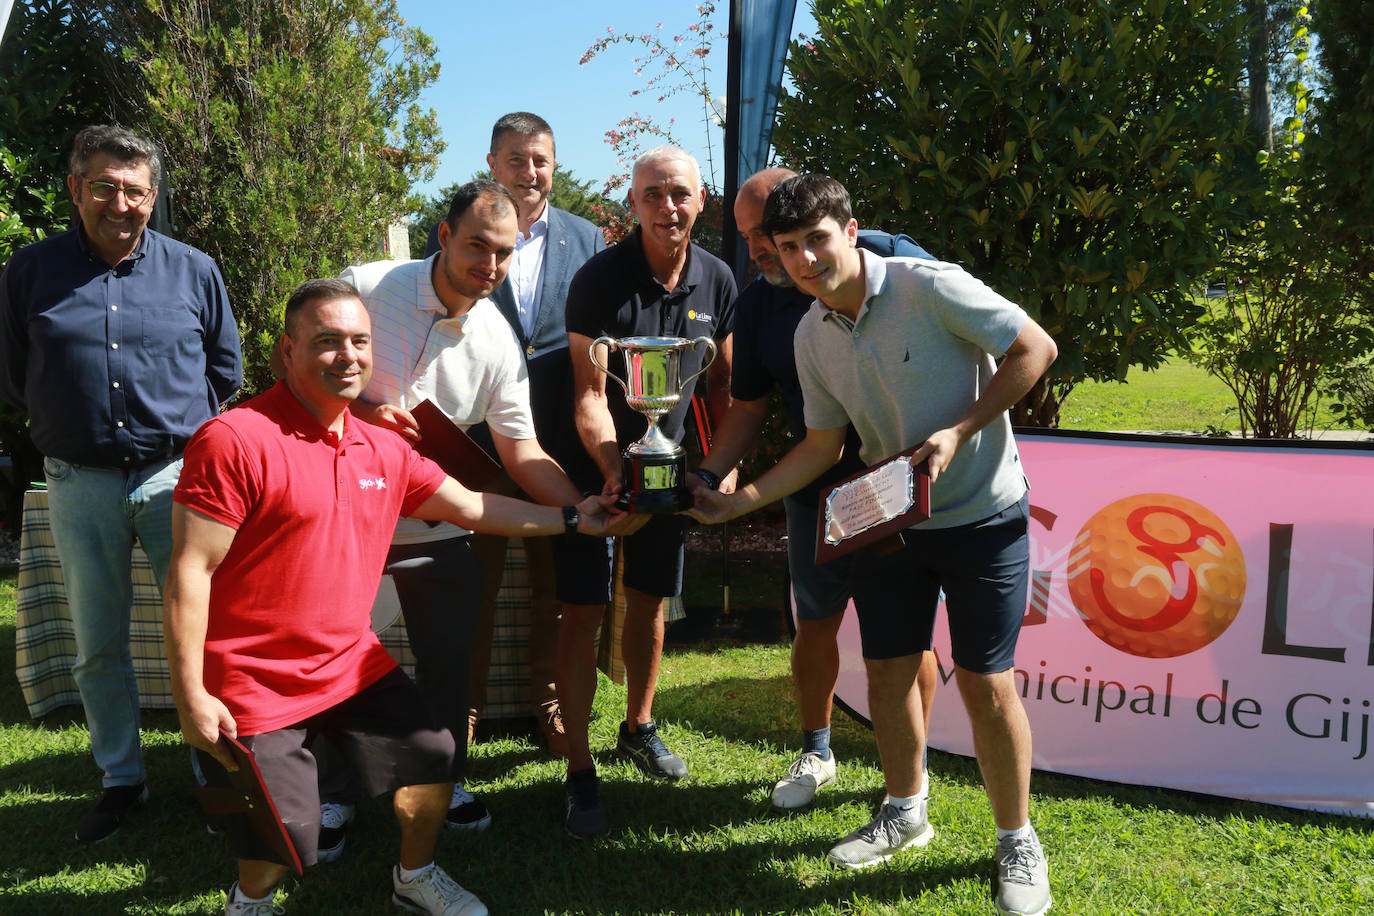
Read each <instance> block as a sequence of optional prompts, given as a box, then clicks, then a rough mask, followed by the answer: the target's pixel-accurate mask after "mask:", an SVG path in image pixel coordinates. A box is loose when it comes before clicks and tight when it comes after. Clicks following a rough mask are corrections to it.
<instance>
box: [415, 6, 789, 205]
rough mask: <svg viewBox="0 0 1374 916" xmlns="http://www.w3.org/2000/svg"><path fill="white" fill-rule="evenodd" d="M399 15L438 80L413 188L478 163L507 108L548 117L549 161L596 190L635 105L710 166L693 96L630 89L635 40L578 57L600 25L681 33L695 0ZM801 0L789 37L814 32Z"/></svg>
mask: <svg viewBox="0 0 1374 916" xmlns="http://www.w3.org/2000/svg"><path fill="white" fill-rule="evenodd" d="M397 5H398V7H399V9H400V12H401V15H402V16H404V17H405V19H406V22H407V24H409V25H413V26H417V27H419V28H420V29H423V30H424V31H425V32H426V33H428V34H429V36H430V37H431V38H433V39H434V42H435V44H436V45H437V46H438V52H439V62H440V65H441V70H440V75H439V80H438V82H436V83H435V84H434V85H433V86H431V87H430V88H429V90H428V91H427V92H426V93H425V95H424V96H423V97H422V98H421V104H423V105H426V106H429V107H432V108H433V109H434V110H435V111H436V112H437V114H438V116H439V124H440V126H441V127H442V129H443V136H444V140H445V141H446V142H447V143H448V148H447V150H446V151H445V152H444V154H443V158H442V160H441V162H440V164H439V170H438V172H437V173H436V175H435V177H434V179H433V180H432V181H429V182H426V183H425V184H424V185H420V186H418V188H417V190H420V191H422V192H424V193H432V192H434V191H437V190H438V189H439V188H442V187H445V186H446V185H448V184H451V183H452V182H455V181H465V180H467V179H468V178H470V177H471V176H472V174H473V173H474V172H476V171H477V170H478V169H482V168H485V167H486V160H485V156H486V153H487V148H488V145H489V142H490V140H491V125H492V124H493V122H495V121H496V119H497V118H499V117H500V116H501V115H503V114H505V113H506V112H508V111H521V110H524V111H533V112H535V113H536V114H539V115H541V116H542V117H544V118H545V119H547V120H548V121H549V123H550V124H551V125H552V126H553V129H554V135H555V137H556V139H557V144H558V163H559V165H562V166H564V167H565V168H570V169H571V170H572V171H573V173H574V174H575V175H576V176H577V178H579V179H581V180H588V179H590V180H592V181H594V182H595V188H596V189H598V190H599V189H600V186H601V183H602V182H603V181H604V180H605V179H606V178H607V176H609V175H610V174H612V173H613V172H615V171H617V167H616V160H615V154H614V153H613V151H612V150H611V147H610V146H609V145H608V144H607V143H606V142H605V134H606V131H607V130H610V129H611V128H613V127H615V126H616V124H617V123H618V122H619V121H620V120H621V119H622V118H624V117H627V116H629V115H632V114H634V113H636V112H638V113H639V114H641V115H652V116H653V118H654V119H655V120H656V121H659V122H662V123H666V122H667V120H668V118H670V117H676V119H677V121H676V123H675V124H673V125H672V129H673V132H674V134H675V135H677V136H678V139H679V140H680V141H681V142H682V144H683V145H684V146H685V147H687V148H688V149H689V150H690V151H691V152H693V153H695V154H696V155H697V157H698V158H699V159H700V160H701V164H702V169H703V171H706V170H707V137H708V131H707V128H706V127H705V125H704V122H703V113H702V110H701V104H700V99H699V98H697V97H694V96H691V95H689V94H687V93H682V94H679V95H677V96H675V97H673V98H670V99H668V100H667V102H665V103H663V104H659V103H658V102H657V94H656V93H655V94H653V95H639V96H631V95H630V92H631V90H633V89H637V88H640V87H641V86H642V85H643V83H644V80H645V78H646V77H647V76H648V75H649V71H646V72H645V76H642V77H636V76H635V73H634V69H635V64H634V63H633V59H634V57H636V56H637V55H640V54H642V53H643V50H644V49H643V48H642V47H639V46H630V45H624V44H622V45H617V46H613V47H612V48H610V49H608V50H607V51H605V52H603V53H602V54H601V55H599V56H598V57H597V58H596V59H594V60H593V61H591V62H590V63H588V64H586V65H582V66H579V64H578V61H579V60H580V59H581V58H582V55H583V54H584V53H585V52H586V50H587V48H588V47H589V46H591V44H592V43H593V42H595V41H596V40H597V39H598V38H600V37H602V36H604V35H605V34H606V29H607V26H610V27H612V28H613V29H614V30H615V31H616V32H617V33H620V32H634V33H636V34H642V33H646V32H648V33H652V32H653V31H654V30H655V27H656V26H657V25H658V23H660V22H662V23H663V28H662V34H663V37H664V39H665V43H667V42H668V41H669V40H671V38H672V36H673V35H675V34H685V33H686V30H687V27H688V26H689V25H690V24H692V23H694V22H695V21H696V18H697V14H696V7H697V2H696V0H650V2H645V0H600V2H597V3H594V4H593V3H581V2H575V0H574V2H567V0H564V2H556V0H526V2H524V3H519V4H511V5H507V4H506V3H502V2H493V3H487V2H470V0H469V2H463V0H397ZM716 7H717V8H716V12H715V15H714V16H713V21H714V25H715V32H716V33H718V35H717V38H716V40H715V42H714V45H713V48H712V53H711V55H710V57H709V58H708V59H707V66H708V68H709V70H710V72H709V74H708V76H707V79H708V82H709V85H711V87H712V92H713V93H714V94H716V95H724V94H725V43H726V40H725V32H726V30H727V26H728V15H729V0H718V2H717V4H716ZM811 26H812V20H811V16H810V5H809V3H808V2H807V0H799V3H798V10H797V20H796V23H794V27H793V30H792V31H793V35H795V34H796V33H797V32H799V31H804V32H814V28H812V27H811ZM709 137H710V141H711V144H712V153H713V156H714V159H715V172H716V180H717V182H718V183H719V182H723V180H724V168H723V166H722V155H721V145H722V142H723V140H724V134H723V132H722V131H721V130H720V129H719V128H716V127H711V128H710V131H709Z"/></svg>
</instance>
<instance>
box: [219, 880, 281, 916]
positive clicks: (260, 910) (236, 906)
mask: <svg viewBox="0 0 1374 916" xmlns="http://www.w3.org/2000/svg"><path fill="white" fill-rule="evenodd" d="M238 889H239V883H238V882H237V881H235V882H234V886H233V887H231V888H229V899H228V900H226V901H225V902H224V916H281V914H282V913H285V912H286V911H285V910H283V909H282V908H281V907H279V906H277V905H276V904H274V903H273V902H272V901H271V900H267V901H261V902H252V903H250V902H248V901H246V900H235V899H234V894H236V893H238Z"/></svg>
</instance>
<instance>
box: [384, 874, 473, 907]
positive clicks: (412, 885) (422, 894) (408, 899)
mask: <svg viewBox="0 0 1374 916" xmlns="http://www.w3.org/2000/svg"><path fill="white" fill-rule="evenodd" d="M391 886H392V887H393V888H394V892H393V893H392V895H391V902H392V903H394V904H396V905H397V906H398V907H400V908H401V909H403V910H405V911H406V912H407V913H427V914H429V916H487V908H486V905H485V904H483V903H482V901H480V900H478V899H477V897H476V896H475V895H474V894H473V893H472V892H471V891H466V890H463V888H462V887H461V886H459V884H458V882H457V881H454V880H453V879H452V878H450V877H449V876H448V872H446V871H444V870H443V869H442V868H440V867H439V866H438V865H435V866H434V867H433V868H431V869H429V870H428V871H426V872H425V873H424V874H422V875H420V877H418V878H416V879H415V880H414V881H409V882H407V881H402V880H401V867H400V866H399V865H397V866H394V867H393V868H392V869H391Z"/></svg>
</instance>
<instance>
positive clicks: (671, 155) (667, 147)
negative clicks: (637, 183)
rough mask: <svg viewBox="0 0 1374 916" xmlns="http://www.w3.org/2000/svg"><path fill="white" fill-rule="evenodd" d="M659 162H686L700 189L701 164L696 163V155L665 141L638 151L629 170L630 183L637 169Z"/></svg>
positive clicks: (637, 172) (632, 182)
mask: <svg viewBox="0 0 1374 916" xmlns="http://www.w3.org/2000/svg"><path fill="white" fill-rule="evenodd" d="M659 162H686V163H688V164H689V165H691V167H692V177H694V178H695V179H696V182H697V189H698V190H700V189H701V166H700V165H699V164H698V163H697V157H696V156H693V155H692V154H691V153H689V152H687V151H686V150H685V149H683V148H682V147H680V146H672V145H671V144H667V143H665V144H664V145H662V146H655V147H654V148H653V149H651V150H648V151H646V152H643V153H640V154H639V158H638V159H636V160H635V164H634V167H633V168H632V169H631V170H630V184H631V185H633V184H634V179H635V176H637V175H638V174H639V170H640V169H641V168H643V167H645V166H647V165H655V164H657V163H659Z"/></svg>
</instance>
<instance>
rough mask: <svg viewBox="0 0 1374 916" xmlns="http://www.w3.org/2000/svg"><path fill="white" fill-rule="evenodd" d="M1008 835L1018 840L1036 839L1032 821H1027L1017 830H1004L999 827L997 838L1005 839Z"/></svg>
mask: <svg viewBox="0 0 1374 916" xmlns="http://www.w3.org/2000/svg"><path fill="white" fill-rule="evenodd" d="M1007 837H1015V838H1016V839H1018V840H1033V839H1035V828H1034V827H1032V826H1031V822H1030V821H1026V822H1025V823H1024V824H1022V825H1021V826H1020V827H1017V828H1016V829H1015V830H1003V829H1002V828H1001V827H998V828H997V839H999V840H1004V839H1006V838H1007Z"/></svg>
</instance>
